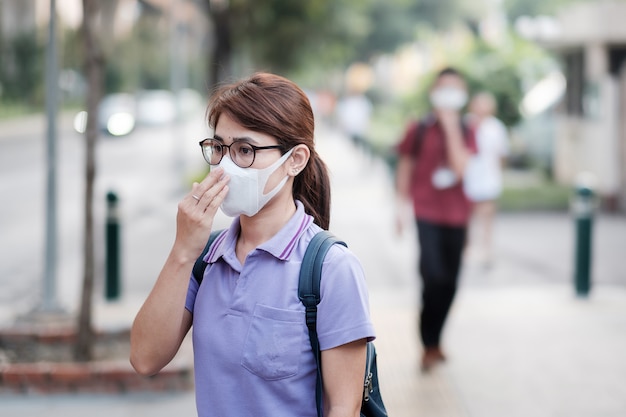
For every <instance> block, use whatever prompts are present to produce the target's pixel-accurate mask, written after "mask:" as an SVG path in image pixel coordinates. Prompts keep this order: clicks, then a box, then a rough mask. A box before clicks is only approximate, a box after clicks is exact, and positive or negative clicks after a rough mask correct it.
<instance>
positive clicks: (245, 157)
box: [200, 138, 282, 168]
mask: <svg viewBox="0 0 626 417" xmlns="http://www.w3.org/2000/svg"><path fill="white" fill-rule="evenodd" d="M200 148H202V156H204V160H205V161H207V163H208V164H209V165H217V164H219V163H220V162H221V161H222V158H223V157H224V154H225V153H226V148H228V153H229V154H230V159H232V161H233V162H234V163H235V164H236V165H237V166H238V167H240V168H248V167H250V166H251V165H252V164H253V163H254V158H255V156H256V151H263V150H265V149H281V148H282V146H280V145H271V146H254V145H252V144H250V143H248V142H245V141H242V140H236V141H234V142H233V143H231V144H230V145H224V144H223V143H222V142H220V141H218V140H216V139H213V138H207V139H204V140H201V141H200Z"/></svg>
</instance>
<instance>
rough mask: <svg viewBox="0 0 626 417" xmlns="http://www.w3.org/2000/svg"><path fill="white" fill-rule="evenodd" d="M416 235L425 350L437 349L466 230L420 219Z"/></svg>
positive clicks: (458, 269) (420, 326)
mask: <svg viewBox="0 0 626 417" xmlns="http://www.w3.org/2000/svg"><path fill="white" fill-rule="evenodd" d="M417 232H418V238H419V246H420V257H419V272H420V275H421V277H422V308H421V312H420V321H419V330H420V336H421V338H422V343H423V344H424V347H435V346H439V340H440V338H441V331H442V329H443V325H444V323H445V321H446V317H447V316H448V311H449V310H450V306H451V305H452V300H453V299H454V294H455V293H456V287H457V281H458V276H459V271H460V268H461V258H462V256H463V247H464V246H465V235H466V228H465V227H464V226H463V227H453V226H443V225H439V224H434V223H429V222H426V221H423V220H419V219H418V220H417Z"/></svg>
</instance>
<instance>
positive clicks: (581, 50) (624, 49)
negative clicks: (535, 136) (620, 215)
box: [539, 1, 626, 212]
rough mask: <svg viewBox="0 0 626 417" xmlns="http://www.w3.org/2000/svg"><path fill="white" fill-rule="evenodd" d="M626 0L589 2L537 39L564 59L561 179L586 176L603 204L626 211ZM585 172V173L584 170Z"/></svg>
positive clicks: (557, 153)
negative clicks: (564, 86) (551, 31)
mask: <svg viewBox="0 0 626 417" xmlns="http://www.w3.org/2000/svg"><path fill="white" fill-rule="evenodd" d="M625 16H626V3H625V2H620V1H597V2H585V3H580V4H576V5H573V6H570V7H569V8H567V9H565V10H563V11H562V12H561V13H560V14H559V15H558V16H557V23H558V25H557V28H558V30H557V31H555V32H553V33H551V36H549V37H547V38H546V39H539V41H540V42H541V43H542V44H543V45H545V46H547V47H548V48H550V49H551V50H553V51H555V52H556V53H557V54H558V55H559V56H560V58H561V60H562V63H563V72H564V74H565V77H566V81H567V87H566V94H565V100H564V102H563V104H562V106H561V108H560V110H559V111H558V113H557V121H556V137H555V143H554V148H553V149H554V152H553V169H554V175H555V178H556V179H557V181H559V182H561V183H565V184H572V185H574V184H576V182H577V180H578V179H579V178H580V177H581V175H584V176H585V177H586V178H593V183H594V186H595V189H596V191H597V193H598V195H599V196H600V198H601V201H602V203H603V206H604V208H606V209H608V210H611V211H616V210H619V211H622V212H626V25H625V24H624V17H625ZM583 173H584V174H583Z"/></svg>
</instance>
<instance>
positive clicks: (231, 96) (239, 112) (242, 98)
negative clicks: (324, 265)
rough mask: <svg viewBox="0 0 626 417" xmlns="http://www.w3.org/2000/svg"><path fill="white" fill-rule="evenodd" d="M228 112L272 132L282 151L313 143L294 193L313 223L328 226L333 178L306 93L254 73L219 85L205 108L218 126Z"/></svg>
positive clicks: (248, 126)
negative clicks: (319, 149)
mask: <svg viewBox="0 0 626 417" xmlns="http://www.w3.org/2000/svg"><path fill="white" fill-rule="evenodd" d="M224 113H226V114H228V115H229V117H232V118H233V119H234V120H235V121H236V122H237V123H238V124H240V125H241V126H243V127H245V128H246V129H250V130H253V131H255V132H261V133H265V134H267V135H270V136H274V137H275V138H276V139H277V140H278V144H279V145H280V146H281V152H282V153H283V154H285V153H286V152H287V151H289V150H290V149H291V148H293V147H294V146H296V145H300V144H304V145H306V146H307V147H308V148H309V150H310V152H311V157H310V159H309V162H308V163H307V165H306V167H305V168H304V170H303V171H302V172H300V173H299V174H298V175H297V176H296V177H295V179H294V183H293V196H294V198H295V199H297V200H300V201H301V202H302V204H304V209H305V211H306V212H307V213H309V214H310V215H311V216H313V218H314V219H315V223H317V224H318V225H319V226H320V227H322V228H323V229H328V226H329V223H330V179H329V176H328V170H327V168H326V164H325V163H324V161H322V159H321V158H320V157H319V155H318V154H317V152H316V151H315V141H314V128H315V121H314V119H313V110H312V108H311V103H310V102H309V99H308V98H307V96H306V94H305V93H304V92H303V91H302V90H301V89H300V88H299V87H298V86H297V85H296V84H295V83H293V82H292V81H290V80H288V79H286V78H284V77H281V76H278V75H274V74H268V73H256V74H253V75H252V76H250V77H248V78H246V79H244V80H241V81H238V82H235V83H232V84H227V85H223V86H220V87H218V88H217V90H216V91H215V92H214V93H213V95H212V96H211V99H210V100H209V105H208V108H207V119H208V122H209V126H210V127H211V128H215V127H216V126H217V122H218V121H219V118H220V116H221V115H222V114H224Z"/></svg>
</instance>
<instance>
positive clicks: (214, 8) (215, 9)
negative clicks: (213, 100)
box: [207, 0, 232, 86]
mask: <svg viewBox="0 0 626 417" xmlns="http://www.w3.org/2000/svg"><path fill="white" fill-rule="evenodd" d="M207 3H208V5H209V14H210V16H211V20H212V21H213V35H214V38H215V42H214V44H213V51H211V53H210V54H209V55H208V56H209V57H211V58H210V59H211V62H209V68H210V69H211V86H216V85H217V84H219V83H220V82H221V81H224V80H225V79H226V78H227V77H229V76H230V75H231V66H230V61H231V57H232V41H231V32H230V9H229V8H228V3H227V2H218V1H215V0H207Z"/></svg>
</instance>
